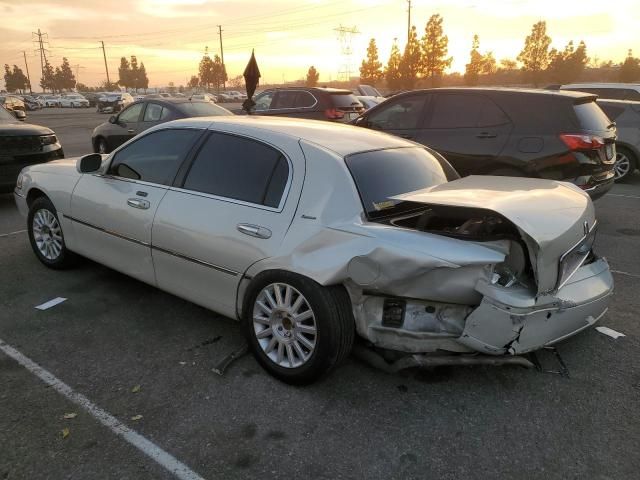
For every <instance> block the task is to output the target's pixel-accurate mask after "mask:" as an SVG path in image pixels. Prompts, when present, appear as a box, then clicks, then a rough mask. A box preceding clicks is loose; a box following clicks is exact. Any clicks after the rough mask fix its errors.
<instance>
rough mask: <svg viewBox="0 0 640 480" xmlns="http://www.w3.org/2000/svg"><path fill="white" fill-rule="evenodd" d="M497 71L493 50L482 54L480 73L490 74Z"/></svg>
mask: <svg viewBox="0 0 640 480" xmlns="http://www.w3.org/2000/svg"><path fill="white" fill-rule="evenodd" d="M497 71H498V65H497V63H496V58H495V57H494V56H493V52H487V53H485V54H484V55H483V56H482V69H481V70H480V73H482V74H483V75H491V74H494V73H496V72H497Z"/></svg>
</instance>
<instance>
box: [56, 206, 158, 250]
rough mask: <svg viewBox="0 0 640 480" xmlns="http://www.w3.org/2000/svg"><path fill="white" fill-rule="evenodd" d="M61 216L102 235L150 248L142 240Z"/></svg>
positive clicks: (149, 245) (65, 215)
mask: <svg viewBox="0 0 640 480" xmlns="http://www.w3.org/2000/svg"><path fill="white" fill-rule="evenodd" d="M62 216H63V217H64V218H67V219H69V220H71V221H72V222H75V223H79V224H80V225H84V226H85V227H89V228H93V229H95V230H98V231H100V232H104V233H106V234H108V235H113V236H114V237H118V238H121V239H123V240H128V241H130V242H133V243H136V244H138V245H142V246H145V247H151V244H150V243H147V242H143V241H142V240H138V239H136V238H133V237H129V236H127V235H122V234H121V233H117V232H114V231H113V230H107V229H106V228H102V227H99V226H97V225H94V224H93V223H89V222H85V221H84V220H79V219H77V218H74V217H71V216H69V215H67V214H63V215H62Z"/></svg>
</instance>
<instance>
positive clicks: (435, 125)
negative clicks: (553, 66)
mask: <svg viewBox="0 0 640 480" xmlns="http://www.w3.org/2000/svg"><path fill="white" fill-rule="evenodd" d="M595 100H596V96H595V95H590V94H585V93H578V92H559V91H547V90H527V89H515V88H511V89H509V88H438V89H430V90H416V91H412V92H405V93H402V94H399V95H396V96H394V97H392V98H390V99H389V100H387V101H385V102H383V103H381V104H380V105H378V106H376V107H374V108H372V109H370V110H368V111H367V112H366V113H365V114H364V115H362V116H361V117H359V118H358V119H356V120H355V121H354V124H355V125H358V126H361V127H367V128H371V129H374V130H382V131H385V132H389V133H392V134H395V135H399V136H401V137H403V138H408V139H411V140H414V141H416V142H418V143H422V144H424V145H427V146H429V147H431V148H433V149H434V150H436V151H437V152H439V153H441V154H442V155H443V156H444V157H445V158H446V159H447V160H448V161H449V162H450V163H451V164H452V165H453V166H454V167H455V169H456V170H458V172H459V173H460V174H461V175H462V176H466V175H503V176H520V177H523V176H526V177H539V178H547V179H552V180H564V181H569V182H572V183H574V184H576V185H577V186H579V187H580V188H582V189H583V190H585V191H586V192H588V193H589V194H590V195H591V197H592V198H597V197H599V196H601V195H603V194H604V193H605V192H606V191H607V190H609V189H610V188H611V186H612V185H613V178H614V171H613V166H614V163H615V157H616V152H615V138H616V129H615V124H614V123H613V122H611V120H609V118H608V117H607V116H606V115H605V114H604V112H603V111H602V110H601V109H600V108H599V107H598V105H597V104H596V102H595Z"/></svg>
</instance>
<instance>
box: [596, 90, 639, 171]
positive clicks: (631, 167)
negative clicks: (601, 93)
mask: <svg viewBox="0 0 640 480" xmlns="http://www.w3.org/2000/svg"><path fill="white" fill-rule="evenodd" d="M598 105H600V108H601V109H602V110H603V111H604V113H606V114H607V117H609V118H610V119H611V120H613V121H614V122H616V131H617V138H616V164H615V167H614V170H615V174H616V177H615V178H616V182H624V181H625V180H627V179H629V177H630V176H631V175H633V172H634V171H635V170H637V169H640V102H635V101H630V100H601V99H598Z"/></svg>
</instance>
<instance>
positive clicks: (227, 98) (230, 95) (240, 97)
mask: <svg viewBox="0 0 640 480" xmlns="http://www.w3.org/2000/svg"><path fill="white" fill-rule="evenodd" d="M246 99H247V95H246V94H245V93H241V92H238V91H237V90H228V91H226V92H220V93H218V101H220V102H243V101H245V100H246Z"/></svg>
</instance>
